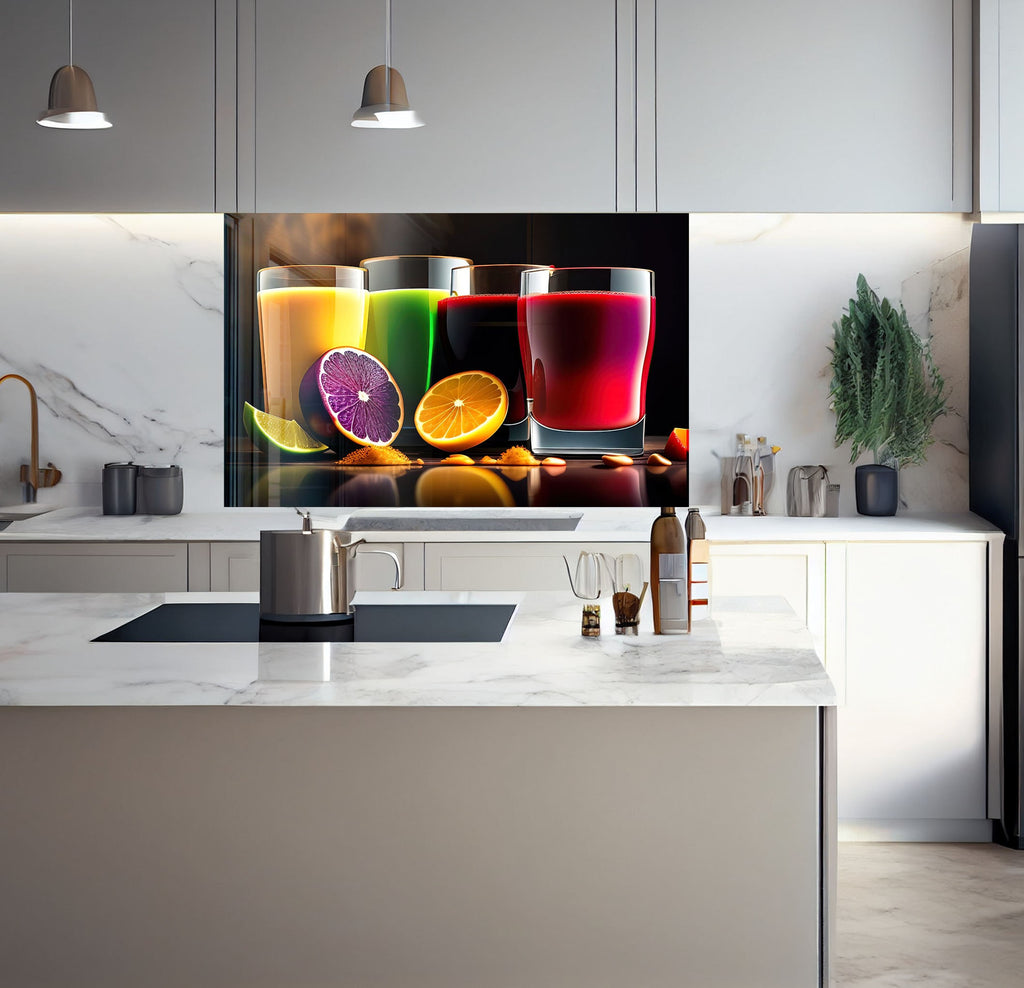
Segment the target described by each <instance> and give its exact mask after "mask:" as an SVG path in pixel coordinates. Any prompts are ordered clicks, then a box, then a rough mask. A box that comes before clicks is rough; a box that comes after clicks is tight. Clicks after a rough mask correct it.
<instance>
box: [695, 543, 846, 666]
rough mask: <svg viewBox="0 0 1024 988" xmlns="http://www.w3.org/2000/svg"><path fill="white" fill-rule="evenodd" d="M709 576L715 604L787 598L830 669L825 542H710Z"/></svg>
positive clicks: (712, 598)
mask: <svg viewBox="0 0 1024 988" xmlns="http://www.w3.org/2000/svg"><path fill="white" fill-rule="evenodd" d="M709 576H710V587H709V589H710V592H711V600H712V602H713V601H714V599H715V598H716V597H761V596H764V595H765V594H767V593H771V594H774V595H776V596H778V597H783V598H784V599H785V600H786V602H787V603H788V604H789V606H790V607H791V608H793V612H794V613H795V614H796V615H797V617H799V618H800V620H801V621H803V622H804V624H806V625H807V628H808V630H809V631H810V632H811V635H812V637H813V638H814V645H815V648H816V649H817V651H818V655H819V656H820V657H821V658H822V661H824V662H825V665H826V668H828V659H827V655H826V651H825V627H826V621H825V544H824V543H823V542H791V543H786V542H761V543H750V542H747V543H727V542H712V543H711V566H710V573H709ZM713 606H714V604H713V603H712V607H713ZM830 672H831V670H830Z"/></svg>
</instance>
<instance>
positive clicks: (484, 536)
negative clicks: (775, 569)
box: [0, 508, 1003, 544]
mask: <svg viewBox="0 0 1024 988" xmlns="http://www.w3.org/2000/svg"><path fill="white" fill-rule="evenodd" d="M679 513H680V515H681V516H682V515H685V513H686V512H685V510H684V509H682V508H680V509H679ZM701 513H702V515H703V517H704V520H705V522H706V524H707V530H708V537H709V538H710V539H711V540H712V541H714V542H830V541H835V542H858V541H868V542H874V541H891V542H908V541H977V540H978V539H979V538H983V539H994V540H997V541H999V540H1001V539H1002V537H1003V536H1002V533H1001V532H1000V531H999V530H998V529H996V528H995V527H994V526H993V525H991V524H989V523H988V522H986V521H984V520H983V519H981V518H979V517H978V516H977V515H974V514H970V513H962V514H898V515H896V516H894V517H891V518H870V517H866V516H863V515H852V516H847V517H842V518H787V517H783V516H769V517H765V518H735V517H728V516H725V517H723V516H721V515H715V514H711V513H710V512H709V511H705V510H703V509H702V512H701ZM453 514H454V515H455V516H456V517H457V518H460V519H464V520H465V521H466V525H465V527H462V528H457V529H442V530H437V529H429V528H424V527H423V525H424V519H429V518H431V517H434V518H437V517H442V518H443V517H450V516H452V515H453ZM489 514H490V515H493V512H490V513H489V512H487V511H481V510H479V509H476V510H474V509H469V508H467V509H460V510H459V511H457V512H451V511H441V510H433V511H431V510H430V509H420V510H417V511H414V510H405V511H402V510H401V509H398V510H394V509H393V510H392V511H391V512H390V514H389V513H388V512H386V511H383V510H373V509H363V510H362V511H355V512H347V511H344V510H339V509H332V508H312V509H311V515H312V518H313V521H314V524H315V525H316V526H317V527H319V528H341V527H347V528H349V529H350V530H352V531H358V532H359V533H360V535H362V536H364V537H366V538H368V539H369V540H371V541H392V542H423V541H426V542H524V541H527V542H573V541H597V542H602V541H607V542H646V541H647V540H648V539H649V538H650V531H651V523H652V521H653V520H654V518H655V517H656V516H657V514H658V511H657V509H656V508H578V509H565V510H564V511H563V512H556V511H545V510H543V509H524V510H523V511H521V512H520V513H519V515H518V516H517V518H518V521H517V523H516V525H517V527H515V528H511V529H510V528H506V529H504V530H493V529H488V528H486V527H485V526H486V524H487V521H486V517H487V516H488V515H489ZM554 514H562V515H563V516H564V515H569V514H575V515H580V516H581V517H580V519H579V522H578V524H577V526H576V528H575V529H573V530H571V531H569V530H564V529H563V530H543V529H542V528H540V527H539V526H540V525H541V524H543V518H544V517H545V516H546V515H554ZM382 515H388V517H389V518H390V519H394V524H395V525H396V527H394V528H390V527H389V528H377V529H374V528H371V527H370V526H369V525H366V526H364V527H361V525H362V523H361V522H360V520H359V519H360V518H361V517H366V516H371V517H372V516H376V517H378V518H379V517H380V516H382ZM298 526H299V519H298V516H297V515H296V513H295V511H294V510H293V509H291V508H224V509H222V510H220V511H210V512H204V513H197V514H180V515H103V514H102V513H101V512H100V509H99V508H58V509H57V510H55V511H50V512H48V513H46V514H41V515H37V516H36V517H34V518H27V519H25V520H22V521H15V522H13V523H12V524H11V525H10V527H8V528H7V529H5V530H3V531H0V544H2V543H4V542H18V541H21V542H76V541H83V542H84V541H89V542H125V541H129V542H131V541H160V542H258V541H259V538H260V531H261V530H262V529H290V528H298ZM397 526H401V527H397ZM470 526H477V527H470Z"/></svg>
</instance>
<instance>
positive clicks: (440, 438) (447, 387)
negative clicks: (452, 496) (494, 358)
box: [413, 371, 508, 453]
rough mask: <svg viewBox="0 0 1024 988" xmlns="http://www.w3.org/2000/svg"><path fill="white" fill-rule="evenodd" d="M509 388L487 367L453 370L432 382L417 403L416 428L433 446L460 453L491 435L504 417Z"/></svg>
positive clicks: (414, 418) (506, 409) (414, 421)
mask: <svg viewBox="0 0 1024 988" xmlns="http://www.w3.org/2000/svg"><path fill="white" fill-rule="evenodd" d="M507 411H508V391H507V390H506V389H505V385H504V384H502V383H501V380H500V379H499V378H497V377H495V376H494V375H493V374H488V373H487V371H466V372H465V373H462V374H452V375H451V377H445V378H442V379H441V380H440V381H438V382H437V383H436V384H432V385H431V386H430V387H429V388H428V389H427V393H426V394H425V395H424V396H423V398H422V399H421V400H420V403H419V404H418V405H417V406H416V414H415V416H414V417H413V423H414V424H415V426H416V431H417V432H418V433H419V434H420V436H421V437H422V438H423V439H425V440H426V441H427V442H428V443H430V445H431V446H436V447H437V448H438V449H443V450H445V451H447V452H450V453H458V452H460V451H461V450H464V449H469V448H470V447H471V446H476V445H478V444H479V443H482V442H484V440H486V439H490V437H491V436H493V435H494V433H495V432H497V431H498V427H499V426H500V425H501V423H502V422H504V421H505V413H506V412H507Z"/></svg>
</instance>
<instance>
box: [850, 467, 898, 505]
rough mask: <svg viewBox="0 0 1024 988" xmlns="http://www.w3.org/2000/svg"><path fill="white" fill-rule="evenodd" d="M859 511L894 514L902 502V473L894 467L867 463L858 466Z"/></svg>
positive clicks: (856, 472) (856, 477)
mask: <svg viewBox="0 0 1024 988" xmlns="http://www.w3.org/2000/svg"><path fill="white" fill-rule="evenodd" d="M854 473H855V475H856V476H855V486H856V489H857V513H858V514H861V515H894V514H896V509H897V508H898V507H899V503H900V475H899V471H898V470H894V469H893V468H892V467H884V466H882V465H881V464H880V463H865V464H864V465H863V466H859V467H857V469H856V470H855V471H854Z"/></svg>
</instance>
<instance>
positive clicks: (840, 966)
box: [832, 844, 1024, 988]
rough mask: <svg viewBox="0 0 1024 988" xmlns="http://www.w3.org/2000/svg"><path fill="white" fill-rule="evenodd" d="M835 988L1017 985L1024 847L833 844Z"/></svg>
mask: <svg viewBox="0 0 1024 988" xmlns="http://www.w3.org/2000/svg"><path fill="white" fill-rule="evenodd" d="M832 976H833V984H834V985H835V988H906V986H908V985H927V986H928V988H954V986H955V988H1020V986H1024V851H1011V850H1008V849H1007V848H1005V847H999V846H997V845H995V844H840V845H839V886H838V909H837V918H836V944H835V956H834V957H833V963H832Z"/></svg>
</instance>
